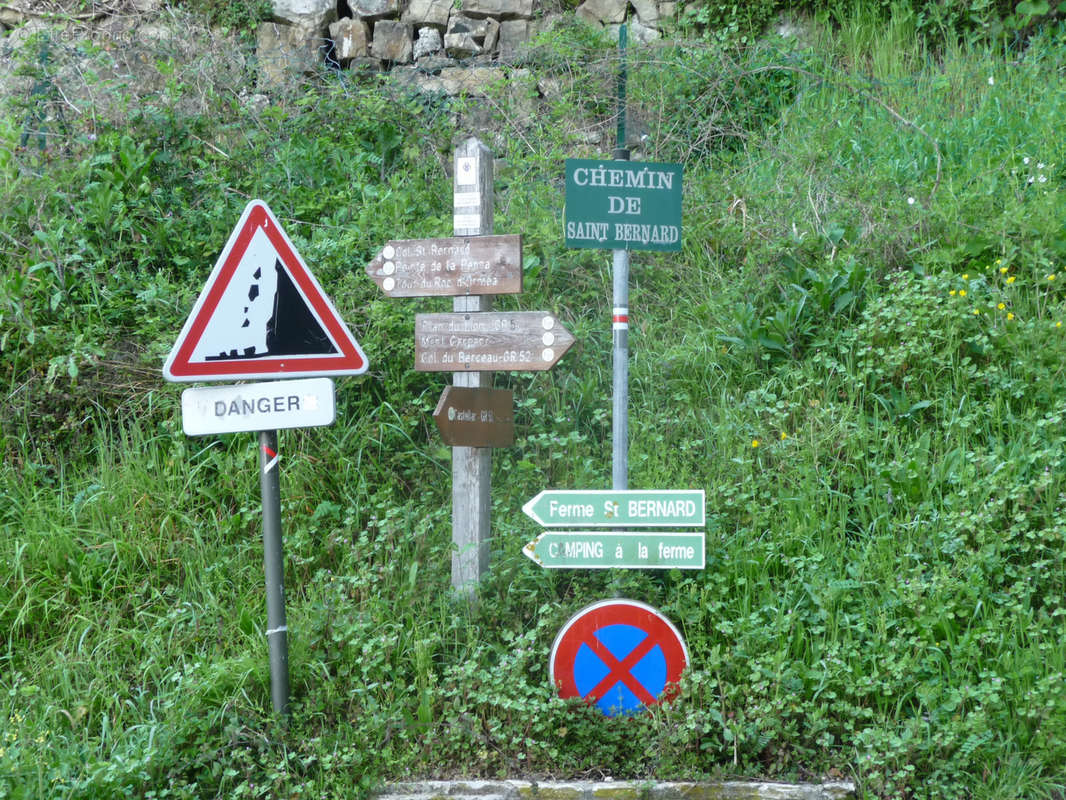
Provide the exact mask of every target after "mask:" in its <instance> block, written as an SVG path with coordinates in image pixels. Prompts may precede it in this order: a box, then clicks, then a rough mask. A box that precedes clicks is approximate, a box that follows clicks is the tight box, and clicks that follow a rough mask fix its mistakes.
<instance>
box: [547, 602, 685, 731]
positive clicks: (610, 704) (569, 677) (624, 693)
mask: <svg viewBox="0 0 1066 800" xmlns="http://www.w3.org/2000/svg"><path fill="white" fill-rule="evenodd" d="M687 662H688V652H687V649H686V648H685V643H684V642H683V641H682V639H681V635H680V634H679V633H678V632H677V629H676V628H674V626H673V625H672V624H671V623H670V621H669V620H667V619H666V618H665V617H664V616H662V615H661V614H660V613H659V612H658V611H656V610H655V609H653V608H652V607H651V606H647V605H644V604H643V603H635V602H633V601H631V600H606V601H603V602H601V603H595V604H593V605H591V606H589V607H587V608H585V609H583V610H582V611H579V612H578V613H577V614H576V615H574V617H572V618H571V619H570V621H569V622H567V624H566V625H565V626H563V629H562V630H561V631H560V632H559V635H558V636H557V637H556V639H555V644H554V645H553V647H552V655H551V665H550V671H551V677H552V683H553V684H555V686H556V687H557V688H558V689H559V694H560V696H561V697H581V698H583V699H584V700H585V701H586V702H587V703H590V704H593V705H595V706H596V707H597V708H599V709H600V711H602V712H603V713H604V714H605V715H607V716H615V715H618V714H635V713H638V712H640V711H643V710H644V709H646V708H647V707H648V706H651V705H655V704H656V703H659V702H662V701H663V700H668V699H669V698H670V697H672V696H673V693H674V691H675V689H676V685H677V681H678V680H679V679H680V677H681V673H682V672H683V671H684V668H685V665H686V664H687Z"/></svg>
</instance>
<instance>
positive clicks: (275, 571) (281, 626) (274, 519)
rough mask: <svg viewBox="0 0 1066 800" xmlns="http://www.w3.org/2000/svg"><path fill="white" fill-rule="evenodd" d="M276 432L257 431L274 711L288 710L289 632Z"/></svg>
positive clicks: (283, 713) (285, 712) (283, 711)
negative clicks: (286, 618)
mask: <svg viewBox="0 0 1066 800" xmlns="http://www.w3.org/2000/svg"><path fill="white" fill-rule="evenodd" d="M280 459H281V457H280V456H279V455H278V432H277V431H260V432H259V491H260V494H261V495H262V498H263V563H264V566H265V568H266V596H267V631H266V635H267V643H268V644H269V646H270V700H271V703H272V704H273V707H274V712H275V713H277V714H282V715H287V714H288V712H289V635H288V631H289V629H288V627H286V625H285V568H284V562H283V559H284V556H283V554H282V546H281V482H280V481H279V480H278V462H279V461H280Z"/></svg>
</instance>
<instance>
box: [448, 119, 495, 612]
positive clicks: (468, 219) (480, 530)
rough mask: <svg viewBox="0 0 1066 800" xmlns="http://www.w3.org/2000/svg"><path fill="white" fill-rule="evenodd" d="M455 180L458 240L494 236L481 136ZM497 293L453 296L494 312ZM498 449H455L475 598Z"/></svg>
mask: <svg viewBox="0 0 1066 800" xmlns="http://www.w3.org/2000/svg"><path fill="white" fill-rule="evenodd" d="M454 166H455V170H454V177H453V182H452V191H453V199H454V204H453V208H454V216H453V219H452V228H453V233H454V235H455V236H484V235H488V234H491V233H492V227H493V222H492V207H493V199H494V198H493V189H492V186H493V164H492V153H491V152H490V151H489V149H488V148H487V147H486V146H485V145H484V144H482V143H481V142H480V141H479V140H478V139H476V138H475V137H470V138H469V139H467V140H466V141H464V142H463V143H462V144H460V145H459V146H458V147H457V148H456V150H455V164H454ZM493 299H494V295H461V296H458V297H455V298H453V300H452V310H453V311H455V312H457V313H469V312H480V311H490V310H491V309H492V301H493ZM452 384H453V385H454V386H466V387H473V388H488V387H491V386H492V373H491V372H456V373H454V374H453V376H452ZM491 472H492V449H491V448H489V447H453V448H452V542H453V544H454V545H455V552H454V553H453V554H452V588H454V589H457V590H459V591H462V592H465V593H467V594H469V595H472V594H473V593H474V591H475V588H476V585H477V582H478V581H479V580H480V579H481V576H482V575H484V574H485V573H486V572H487V571H488V567H489V537H490V533H491V529H490V524H489V510H490V508H491V500H490V486H491V484H490V476H491Z"/></svg>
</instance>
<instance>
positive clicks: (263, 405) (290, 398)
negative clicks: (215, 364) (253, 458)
mask: <svg viewBox="0 0 1066 800" xmlns="http://www.w3.org/2000/svg"><path fill="white" fill-rule="evenodd" d="M336 411H337V409H336V405H335V403H334V397H333V381H332V380H330V379H329V378H304V379H302V380H293V381H267V382H265V383H245V384H240V385H236V386H205V387H194V388H192V389H186V390H185V391H184V392H182V393H181V425H182V428H184V430H185V433H186V435H188V436H204V435H206V434H210V433H241V432H242V431H273V430H278V429H279V428H314V427H318V426H320V425H332V424H333V420H334V418H335V417H336Z"/></svg>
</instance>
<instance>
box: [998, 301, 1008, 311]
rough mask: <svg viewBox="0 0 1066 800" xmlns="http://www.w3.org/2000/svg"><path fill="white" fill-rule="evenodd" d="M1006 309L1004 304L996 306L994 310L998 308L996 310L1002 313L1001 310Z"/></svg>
mask: <svg viewBox="0 0 1066 800" xmlns="http://www.w3.org/2000/svg"><path fill="white" fill-rule="evenodd" d="M1006 307H1007V304H1006V303H1000V304H999V305H998V306H996V308H998V309H999V310H1000V311H1002V310H1003V309H1005V308H1006Z"/></svg>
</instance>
